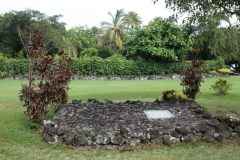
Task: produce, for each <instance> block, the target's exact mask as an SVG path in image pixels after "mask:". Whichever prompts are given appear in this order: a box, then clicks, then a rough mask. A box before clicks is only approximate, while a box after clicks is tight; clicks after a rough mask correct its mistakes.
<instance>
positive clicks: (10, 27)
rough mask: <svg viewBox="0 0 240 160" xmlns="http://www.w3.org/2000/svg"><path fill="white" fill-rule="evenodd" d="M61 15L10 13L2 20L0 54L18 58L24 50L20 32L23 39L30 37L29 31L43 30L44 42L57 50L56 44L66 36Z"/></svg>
mask: <svg viewBox="0 0 240 160" xmlns="http://www.w3.org/2000/svg"><path fill="white" fill-rule="evenodd" d="M59 18H61V15H55V16H47V15H45V14H44V13H41V12H39V11H36V10H30V9H27V10H25V11H10V12H7V13H5V14H3V16H2V18H0V37H1V38H0V52H3V53H4V54H8V55H9V56H10V57H13V58H14V57H16V56H17V53H18V52H19V51H21V50H22V49H23V45H22V43H21V40H20V38H19V31H21V35H24V36H23V37H26V36H28V33H29V31H34V30H42V33H43V35H44V37H45V38H44V42H45V43H47V44H49V45H48V46H49V48H55V50H52V51H53V52H58V51H57V48H56V46H57V45H56V44H57V43H58V41H59V40H61V38H60V37H61V36H62V35H63V34H65V31H66V29H65V23H61V22H58V21H59Z"/></svg>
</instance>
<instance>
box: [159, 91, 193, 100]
mask: <svg viewBox="0 0 240 160" xmlns="http://www.w3.org/2000/svg"><path fill="white" fill-rule="evenodd" d="M162 99H163V100H166V101H177V102H181V101H187V100H189V99H188V97H187V96H186V95H185V94H183V93H178V92H177V91H175V90H166V91H164V92H163V95H162Z"/></svg>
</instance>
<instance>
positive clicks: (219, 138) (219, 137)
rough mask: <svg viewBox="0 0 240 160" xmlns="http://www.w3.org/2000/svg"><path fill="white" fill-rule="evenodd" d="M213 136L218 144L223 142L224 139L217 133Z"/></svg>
mask: <svg viewBox="0 0 240 160" xmlns="http://www.w3.org/2000/svg"><path fill="white" fill-rule="evenodd" d="M213 136H214V138H215V139H216V140H217V141H218V142H222V141H223V140H224V137H223V136H222V135H221V134H219V133H214V135H213Z"/></svg>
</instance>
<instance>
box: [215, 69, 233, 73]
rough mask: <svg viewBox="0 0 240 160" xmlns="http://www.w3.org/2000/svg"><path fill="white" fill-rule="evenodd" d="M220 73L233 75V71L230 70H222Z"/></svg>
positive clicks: (219, 70)
mask: <svg viewBox="0 0 240 160" xmlns="http://www.w3.org/2000/svg"><path fill="white" fill-rule="evenodd" d="M218 72H219V73H222V74H229V73H232V71H231V70H230V69H228V68H221V69H218Z"/></svg>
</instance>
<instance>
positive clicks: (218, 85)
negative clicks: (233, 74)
mask: <svg viewBox="0 0 240 160" xmlns="http://www.w3.org/2000/svg"><path fill="white" fill-rule="evenodd" d="M232 85H233V84H232V83H230V82H228V81H227V80H225V79H219V80H218V81H216V82H214V83H213V84H212V85H211V88H210V89H212V90H214V91H216V92H217V94H218V95H225V94H227V92H228V91H229V90H231V89H232Z"/></svg>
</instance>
